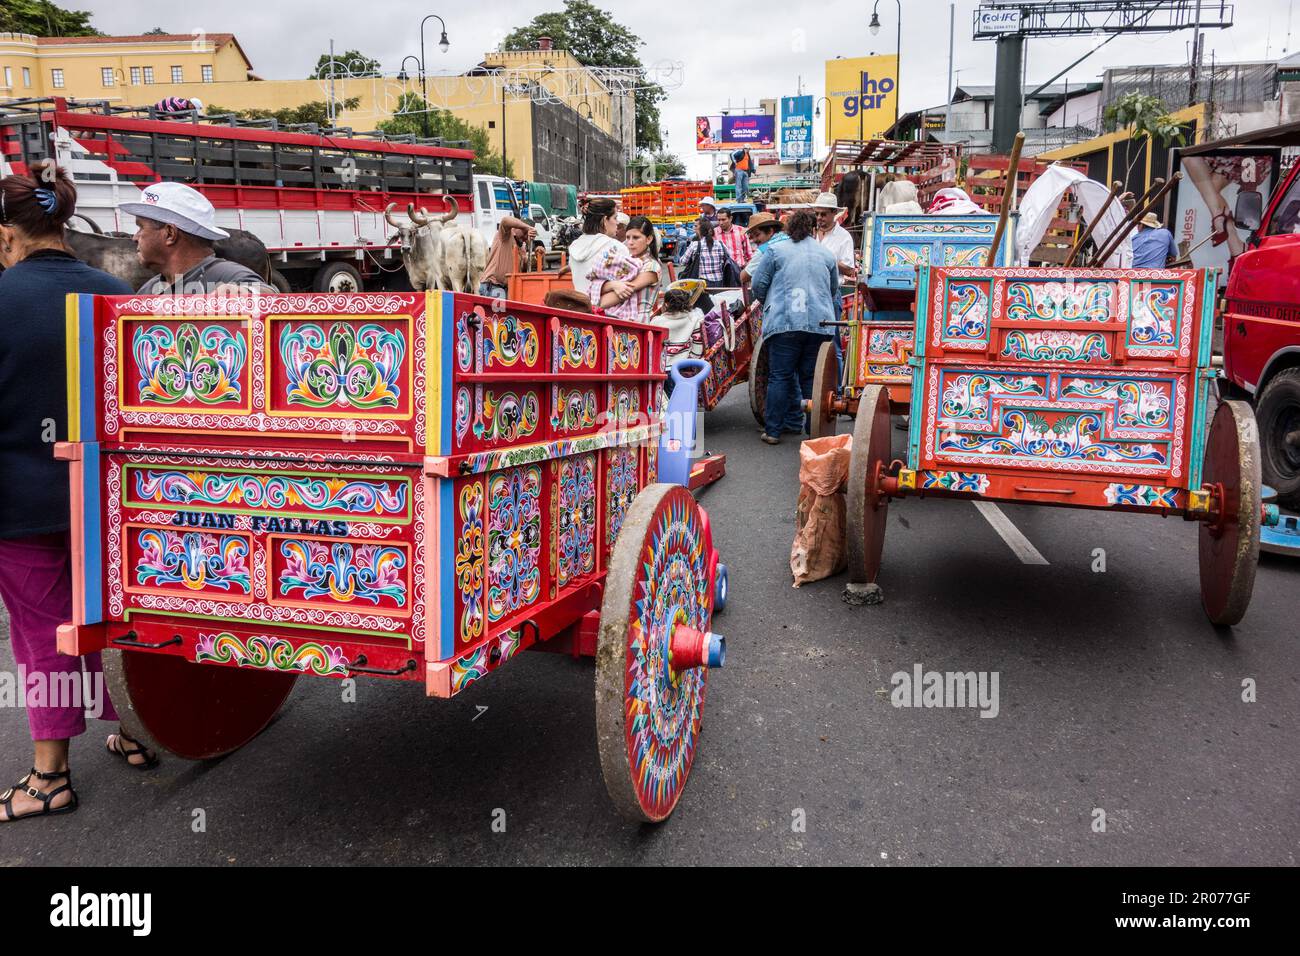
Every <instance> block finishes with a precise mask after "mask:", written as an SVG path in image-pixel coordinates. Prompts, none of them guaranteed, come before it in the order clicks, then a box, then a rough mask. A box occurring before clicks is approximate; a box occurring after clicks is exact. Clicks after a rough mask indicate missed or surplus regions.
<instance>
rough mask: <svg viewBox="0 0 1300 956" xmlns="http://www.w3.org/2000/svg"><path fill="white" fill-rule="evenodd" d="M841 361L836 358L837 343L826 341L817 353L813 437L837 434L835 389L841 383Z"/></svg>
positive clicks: (814, 378)
mask: <svg viewBox="0 0 1300 956" xmlns="http://www.w3.org/2000/svg"><path fill="white" fill-rule="evenodd" d="M839 370H840V367H839V362H837V361H836V360H835V343H833V342H825V343H823V344H822V347H821V349H820V351H818V353H817V370H816V371H815V372H814V373H813V392H812V426H811V429H810V432H809V433H810V434H811V435H812V437H813V438H822V437H824V436H826V435H834V434H835V419H836V418H837V416H836V414H835V412H834V411H833V410H832V407H833V403H834V401H835V389H836V387H837V386H838V385H839V379H840V376H839Z"/></svg>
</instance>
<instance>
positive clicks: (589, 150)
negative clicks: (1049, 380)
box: [0, 33, 636, 189]
mask: <svg viewBox="0 0 1300 956" xmlns="http://www.w3.org/2000/svg"><path fill="white" fill-rule="evenodd" d="M339 69H340V71H342V70H343V67H342V66H340V68H339ZM424 88H425V90H426V91H427V98H428V101H429V104H430V105H431V106H432V107H434V108H437V109H444V110H448V111H450V112H452V113H453V114H454V115H456V116H457V117H458V118H459V119H461V120H462V121H464V122H466V123H469V124H470V125H473V126H478V127H482V128H483V129H485V130H486V131H487V133H488V142H489V143H490V145H491V146H492V148H493V149H494V150H496V151H498V152H500V151H501V150H502V148H503V147H504V149H505V153H506V155H507V156H508V157H509V159H510V161H511V163H512V164H513V167H514V172H515V175H516V176H517V177H519V178H521V179H535V180H539V181H542V182H567V183H572V184H574V185H577V186H578V187H579V188H589V189H607V188H615V187H618V186H621V185H624V179H625V176H626V166H627V163H628V162H630V160H631V159H632V154H633V144H634V139H635V129H636V110H635V104H634V102H633V96H632V93H631V92H630V90H624V91H620V90H619V89H617V88H615V84H614V83H612V82H611V81H610V80H609V79H608V78H607V77H602V76H601V75H599V74H598V73H596V72H593V71H591V70H588V69H586V68H585V67H583V65H582V64H581V63H579V62H578V61H577V60H576V59H575V58H574V57H573V56H572V54H570V53H568V52H566V51H564V50H555V49H552V48H551V47H550V45H549V43H547V44H544V45H543V46H542V47H541V48H539V49H537V50H525V51H509V52H495V53H489V54H487V55H486V56H485V57H484V60H483V62H482V63H481V64H480V65H479V66H478V67H476V68H475V69H473V70H470V71H469V72H468V73H465V74H458V75H432V74H431V75H428V76H426V77H425V80H424ZM420 92H421V82H420V78H419V77H418V76H417V75H414V74H406V73H398V74H397V75H395V76H377V77H353V76H348V75H336V76H335V77H333V79H332V80H331V78H330V77H329V76H328V75H325V76H321V77H318V78H314V79H291V80H264V79H262V78H261V77H259V76H258V75H257V74H255V73H254V72H253V65H252V63H250V62H249V60H248V58H247V56H245V55H244V52H243V50H242V49H241V48H240V46H239V42H238V40H236V39H235V37H234V35H233V34H229V33H217V34H202V33H196V34H194V35H192V36H191V35H188V34H186V35H153V36H131V37H34V36H29V35H26V34H7V33H0V105H2V104H3V102H4V101H5V100H6V99H29V98H39V97H50V96H65V97H68V98H75V99H80V100H87V99H93V100H107V101H109V102H110V103H113V104H115V105H122V106H148V105H151V104H153V103H157V102H158V101H159V100H162V99H164V98H166V97H172V96H176V97H186V98H189V99H195V98H197V99H199V100H200V101H201V102H202V103H203V104H204V105H205V106H209V107H210V106H220V107H225V108H227V109H232V110H247V109H265V110H278V109H285V108H289V107H295V106H300V105H302V104H303V103H308V102H312V101H326V102H328V101H330V100H331V99H332V100H333V102H335V103H338V104H340V106H339V109H338V113H337V119H336V122H337V124H338V125H340V126H349V127H352V128H353V129H356V130H357V131H368V130H374V129H376V128H377V127H378V125H379V124H380V123H381V122H383V121H384V120H387V119H391V118H392V116H393V115H394V112H395V111H396V110H397V109H399V107H400V104H401V101H402V96H403V94H406V93H420ZM354 98H355V99H357V100H359V103H358V104H357V105H356V106H354V107H353V108H351V109H344V108H342V104H343V103H345V102H346V101H348V100H351V99H354Z"/></svg>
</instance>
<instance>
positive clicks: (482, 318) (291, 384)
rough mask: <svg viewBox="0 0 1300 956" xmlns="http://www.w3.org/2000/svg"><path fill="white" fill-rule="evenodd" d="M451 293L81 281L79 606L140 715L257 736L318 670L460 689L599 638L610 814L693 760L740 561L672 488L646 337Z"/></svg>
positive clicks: (178, 733) (665, 804)
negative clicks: (174, 290)
mask: <svg viewBox="0 0 1300 956" xmlns="http://www.w3.org/2000/svg"><path fill="white" fill-rule="evenodd" d="M497 306H498V307H499V308H497V309H495V310H494V305H493V302H492V300H488V299H481V298H478V297H475V296H466V295H459V294H452V293H440V292H431V293H410V294H384V295H330V294H323V295H270V296H234V297H230V298H219V297H202V296H199V297H167V296H162V297H141V296H132V297H121V298H94V297H88V296H87V297H80V298H76V297H74V298H73V299H71V300H70V308H69V335H68V341H69V356H68V369H69V400H70V418H71V441H70V442H69V443H66V444H63V445H61V446H60V447H59V449H58V454H59V455H60V456H61V457H63V458H65V459H67V460H68V461H69V462H70V465H71V476H72V491H73V537H74V542H75V544H74V565H75V587H74V595H75V607H74V619H73V621H72V622H71V623H69V624H67V625H66V626H64V627H63V628H62V629H61V630H60V646H61V648H62V649H63V650H64V651H65V652H67V653H86V652H89V651H95V650H100V649H106V654H105V669H106V672H108V674H109V679H110V687H111V688H112V689H113V690H114V692H115V693H114V699H115V701H116V702H117V704H118V708H119V710H120V711H122V713H123V719H124V722H125V723H126V724H127V726H128V730H129V731H130V730H131V729H134V730H135V731H136V732H139V733H143V734H145V736H146V739H152V740H153V741H155V742H156V743H158V744H159V745H161V746H162V747H165V748H166V749H168V750H170V751H171V752H173V753H175V754H178V755H180V756H183V757H189V758H196V759H203V758H210V757H215V756H218V755H221V754H225V753H228V752H230V751H232V750H235V749H236V748H238V747H240V746H241V745H243V744H244V743H246V742H247V741H249V740H250V739H251V738H252V737H254V736H255V735H256V734H257V733H259V732H260V731H261V730H262V729H263V728H264V727H265V726H266V725H267V723H268V722H269V721H270V720H271V718H272V717H273V716H274V714H275V713H276V712H277V710H279V708H280V707H281V705H282V704H283V703H284V701H285V699H286V698H287V697H288V695H289V692H290V690H291V689H292V687H293V685H294V682H295V681H296V680H297V679H298V677H299V676H302V675H313V676H317V677H326V678H352V677H358V676H363V675H364V676H368V677H373V678H376V679H384V680H397V681H405V682H410V683H413V684H416V685H419V686H422V687H423V689H424V691H425V693H427V694H428V695H430V696H433V697H451V696H452V695H454V694H457V693H459V692H460V691H462V690H464V689H465V688H466V687H468V686H469V685H470V684H472V683H474V682H475V681H477V680H480V679H482V678H484V677H486V676H487V675H488V674H490V673H491V672H492V671H493V670H495V669H496V668H498V667H500V666H501V665H503V664H504V663H506V662H507V661H509V660H510V659H511V658H513V657H515V656H517V655H518V654H519V652H520V651H522V650H525V649H527V648H530V647H534V646H538V647H540V648H541V649H547V648H550V649H557V648H563V649H565V650H567V651H570V652H582V653H587V654H594V655H595V657H596V711H597V727H598V732H599V738H600V747H599V749H600V759H601V766H602V769H603V772H604V776H605V781H606V785H607V788H608V790H609V793H610V795H611V797H612V798H613V800H614V802H615V803H616V804H617V806H618V808H619V809H620V810H621V811H622V812H623V813H624V814H626V815H627V816H629V817H631V818H633V819H636V820H651V821H654V820H662V819H664V818H665V817H667V816H668V814H670V813H671V812H672V810H673V808H674V806H675V805H676V803H677V800H678V798H679V797H680V795H681V792H682V788H683V786H684V785H685V782H686V778H687V775H688V774H689V772H690V769H691V764H692V761H693V759H694V757H695V753H696V747H697V744H698V740H699V734H700V723H701V714H702V709H703V706H704V700H705V691H706V689H707V686H708V668H709V667H710V666H716V665H719V664H721V662H722V655H723V645H722V641H721V638H719V637H717V636H716V635H714V634H712V632H711V623H712V616H713V612H714V610H715V589H716V591H718V592H721V591H722V590H723V588H725V568H723V567H720V566H719V564H718V560H717V554H716V552H715V551H714V548H713V544H712V539H711V534H710V529H709V522H708V517H707V515H706V514H705V513H704V511H703V509H702V508H700V507H699V506H698V505H697V504H696V503H695V501H694V500H693V499H692V497H691V496H690V494H689V493H688V492H687V491H686V489H684V488H682V487H680V486H677V485H664V484H656V474H657V461H658V455H659V451H658V449H657V445H656V438H657V434H658V430H659V426H658V424H657V423H656V422H654V421H652V420H651V419H650V417H649V416H648V412H649V410H651V409H655V408H657V397H658V393H659V391H660V390H661V388H662V381H663V375H662V372H661V370H660V368H659V361H660V360H659V343H658V341H657V333H656V332H655V330H653V329H651V328H650V327H647V326H644V325H634V324H630V323H625V322H619V321H615V320H611V319H608V318H602V317H596V316H591V315H580V314H577V313H572V312H563V311H555V310H548V309H543V308H540V307H537V306H533V305H528V304H524V303H516V302H505V303H497Z"/></svg>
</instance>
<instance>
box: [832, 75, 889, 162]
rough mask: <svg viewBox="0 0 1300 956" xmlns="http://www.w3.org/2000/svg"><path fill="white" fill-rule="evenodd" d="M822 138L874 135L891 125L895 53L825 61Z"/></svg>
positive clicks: (878, 135) (867, 137)
mask: <svg viewBox="0 0 1300 956" xmlns="http://www.w3.org/2000/svg"><path fill="white" fill-rule="evenodd" d="M826 96H827V98H828V99H829V100H830V101H831V103H830V109H828V110H827V111H826V126H827V128H826V138H827V141H828V142H833V141H834V140H837V139H876V138H878V137H880V136H881V135H882V134H883V133H884V132H885V130H887V129H889V127H891V126H893V125H894V106H895V103H896V102H897V101H898V57H896V56H894V55H892V54H891V55H889V56H859V57H854V58H852V59H839V60H827V61H826Z"/></svg>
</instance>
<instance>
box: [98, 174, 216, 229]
mask: <svg viewBox="0 0 1300 956" xmlns="http://www.w3.org/2000/svg"><path fill="white" fill-rule="evenodd" d="M118 208H119V209H120V210H122V212H124V213H126V214H127V215H128V216H135V217H136V218H137V219H152V220H153V221H154V222H162V223H166V224H167V225H169V226H175V227H176V228H177V229H179V230H181V232H188V233H189V234H190V235H192V236H198V237H199V238H200V239H209V240H215V239H229V238H230V233H228V232H226V231H225V230H224V229H219V228H217V211H216V209H214V208H213V207H212V203H210V202H209V201H208V198H207V197H206V196H204V195H203V193H201V192H199V191H198V190H197V189H191V188H190V187H189V186H186V185H185V184H184V183H154V184H153V185H152V186H148V187H146V188H145V190H144V192H142V193H141V194H140V201H139V202H124V203H121V204H120V205H119V206H118Z"/></svg>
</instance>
